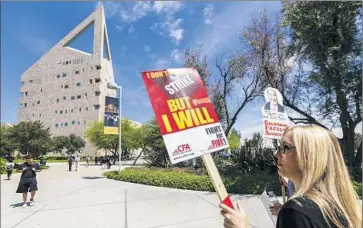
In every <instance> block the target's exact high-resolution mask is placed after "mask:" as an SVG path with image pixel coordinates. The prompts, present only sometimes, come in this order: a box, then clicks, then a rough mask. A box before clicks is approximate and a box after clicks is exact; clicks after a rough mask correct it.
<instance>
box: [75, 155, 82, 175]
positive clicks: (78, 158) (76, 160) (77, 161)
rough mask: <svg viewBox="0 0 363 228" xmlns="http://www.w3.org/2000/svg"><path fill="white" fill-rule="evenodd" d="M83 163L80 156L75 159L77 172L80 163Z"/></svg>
mask: <svg viewBox="0 0 363 228" xmlns="http://www.w3.org/2000/svg"><path fill="white" fill-rule="evenodd" d="M80 161H81V158H80V157H79V155H77V156H76V159H75V165H76V171H78V163H79V162H80Z"/></svg>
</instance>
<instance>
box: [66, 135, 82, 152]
mask: <svg viewBox="0 0 363 228" xmlns="http://www.w3.org/2000/svg"><path fill="white" fill-rule="evenodd" d="M85 145H86V142H85V141H84V140H83V139H82V138H81V137H80V136H77V135H75V134H70V135H69V136H68V137H66V144H65V148H66V149H67V154H68V155H70V154H74V153H75V152H78V153H80V152H81V150H82V148H84V147H85Z"/></svg>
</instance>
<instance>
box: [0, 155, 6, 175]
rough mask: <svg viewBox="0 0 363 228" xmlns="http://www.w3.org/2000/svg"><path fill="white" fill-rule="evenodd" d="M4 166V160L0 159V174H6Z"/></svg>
mask: <svg viewBox="0 0 363 228" xmlns="http://www.w3.org/2000/svg"><path fill="white" fill-rule="evenodd" d="M5 164H6V160H5V159H4V158H0V173H1V174H4V173H6V170H5Z"/></svg>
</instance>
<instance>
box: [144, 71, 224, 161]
mask: <svg viewBox="0 0 363 228" xmlns="http://www.w3.org/2000/svg"><path fill="white" fill-rule="evenodd" d="M142 77H143V80H144V83H145V86H146V89H147V91H148V94H149V98H150V101H151V104H152V107H153V109H154V113H155V116H156V120H157V122H158V125H159V128H160V132H161V134H162V135H163V139H164V142H165V145H166V147H167V150H168V153H169V156H170V159H171V162H172V163H173V164H175V163H178V162H181V161H185V160H188V159H192V158H195V157H199V156H201V155H204V154H207V153H211V152H215V151H218V150H222V149H225V148H228V147H229V145H228V141H227V137H226V136H225V134H224V131H223V129H222V126H221V124H220V122H219V119H218V116H217V113H216V112H215V110H214V107H213V104H212V102H211V100H210V99H209V97H208V94H207V90H206V88H205V86H204V85H203V82H202V80H201V78H200V76H199V73H198V71H197V70H196V69H191V68H178V69H167V70H159V71H147V72H143V73H142Z"/></svg>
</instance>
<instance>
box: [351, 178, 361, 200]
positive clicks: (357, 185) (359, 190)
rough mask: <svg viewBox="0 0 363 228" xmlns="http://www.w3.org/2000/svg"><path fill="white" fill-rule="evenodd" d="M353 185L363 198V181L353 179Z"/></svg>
mask: <svg viewBox="0 0 363 228" xmlns="http://www.w3.org/2000/svg"><path fill="white" fill-rule="evenodd" d="M353 186H354V189H355V191H356V192H357V194H358V195H359V197H360V198H362V183H359V182H356V181H353Z"/></svg>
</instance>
